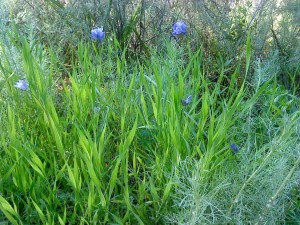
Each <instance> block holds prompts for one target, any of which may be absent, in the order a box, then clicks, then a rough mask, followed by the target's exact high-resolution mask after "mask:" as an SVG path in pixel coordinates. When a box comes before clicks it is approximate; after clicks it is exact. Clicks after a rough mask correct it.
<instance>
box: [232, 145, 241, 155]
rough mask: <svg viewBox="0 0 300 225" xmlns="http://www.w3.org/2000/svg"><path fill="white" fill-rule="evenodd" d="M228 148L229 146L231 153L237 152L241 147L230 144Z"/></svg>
mask: <svg viewBox="0 0 300 225" xmlns="http://www.w3.org/2000/svg"><path fill="white" fill-rule="evenodd" d="M230 148H231V150H232V152H233V154H235V153H237V152H238V151H240V150H241V147H240V146H238V145H236V144H231V145H230Z"/></svg>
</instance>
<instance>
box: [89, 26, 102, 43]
mask: <svg viewBox="0 0 300 225" xmlns="http://www.w3.org/2000/svg"><path fill="white" fill-rule="evenodd" d="M91 38H92V39H94V40H99V41H102V40H103V39H104V38H105V32H104V31H103V27H101V28H96V29H92V30H91Z"/></svg>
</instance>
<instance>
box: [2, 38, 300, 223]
mask: <svg viewBox="0 0 300 225" xmlns="http://www.w3.org/2000/svg"><path fill="white" fill-rule="evenodd" d="M21 46H22V47H20V54H22V56H23V63H24V64H23V68H24V71H25V74H26V75H25V77H26V81H27V82H28V84H29V89H28V90H27V91H22V90H19V89H17V88H15V87H14V84H15V82H16V81H17V80H18V79H19V77H18V75H17V74H13V71H12V69H11V68H12V67H10V65H9V61H4V63H2V64H1V65H2V68H1V79H2V81H3V82H2V81H1V82H2V83H1V87H0V88H1V89H2V90H3V92H2V95H1V103H2V106H1V114H0V115H1V119H0V129H1V130H0V132H1V145H0V150H1V151H0V154H1V159H2V162H3V163H2V166H1V167H0V168H1V169H0V175H1V176H0V177H1V180H0V209H1V211H2V214H1V213H0V218H3V219H2V220H4V221H10V222H11V223H13V224H33V223H39V224H99V223H100V224H101V223H103V224H105V223H108V224H112V223H114V224H126V223H127V224H165V223H168V222H170V223H176V224H210V223H220V224H222V223H247V222H249V221H250V222H251V223H257V224H262V223H273V222H274V221H275V222H276V221H280V220H283V218H284V215H285V214H284V213H285V212H284V210H283V206H284V205H285V204H286V203H287V202H288V200H289V198H288V193H289V191H290V189H291V187H292V186H293V185H295V184H296V180H297V179H299V174H297V173H295V171H296V170H298V166H299V143H300V142H299V110H294V108H293V106H295V105H297V104H299V100H298V99H297V98H296V97H290V96H292V95H288V94H287V93H286V92H285V91H283V90H281V89H279V88H278V85H277V83H276V79H274V78H271V79H270V80H268V81H265V82H263V83H261V84H259V85H258V86H257V87H251V88H250V87H248V86H247V83H246V81H244V80H243V79H242V80H241V77H242V74H247V73H248V66H249V62H250V39H248V42H247V48H246V49H245V52H246V58H247V60H246V62H241V63H245V64H246V71H239V69H238V68H237V69H236V70H235V72H234V73H233V74H230V75H226V74H225V72H224V71H225V69H226V68H224V66H221V68H220V70H219V71H218V72H219V76H218V80H217V81H216V82H212V81H210V79H209V76H208V74H209V72H210V71H206V65H205V61H204V60H203V56H202V54H201V50H199V51H198V52H197V53H195V54H190V56H189V55H188V54H186V55H184V56H182V55H180V54H178V53H179V52H184V51H182V49H181V47H179V46H177V45H175V44H172V43H166V46H167V47H166V49H167V51H166V52H167V54H166V55H160V54H156V53H155V52H154V51H153V53H152V56H151V57H150V58H149V59H145V61H144V62H143V63H139V62H138V61H136V62H135V63H132V62H130V59H126V58H125V55H126V52H123V55H122V56H121V57H120V56H119V55H118V54H117V53H116V52H117V49H118V45H117V43H116V41H115V43H114V44H111V45H98V43H92V44H85V43H80V44H79V47H78V51H77V55H76V57H74V58H76V61H75V60H74V63H73V65H72V69H71V70H63V73H66V74H64V77H65V79H64V80H63V79H62V76H63V75H62V72H61V71H62V70H61V68H60V67H59V66H58V65H59V63H58V62H57V59H56V58H55V57H54V54H53V53H50V52H48V54H46V55H41V52H43V49H41V47H39V48H38V47H36V48H37V49H36V51H32V48H30V47H29V45H28V43H27V41H26V40H23V41H22V45H21ZM184 57H185V59H186V57H188V59H189V60H188V63H187V64H185V63H184V62H183V60H182V58H184ZM43 60H45V61H47V65H48V66H47V68H46V69H45V68H44V67H42V66H41V62H42V61H43ZM7 68H9V69H7ZM174 68H176V70H174ZM66 71H67V72H66ZM11 74H13V75H12V76H11ZM237 81H239V82H237ZM189 95H191V96H192V99H191V101H190V102H188V103H187V104H186V105H183V104H182V101H181V100H182V99H186V98H187V96H189ZM282 98H286V101H285V100H282ZM231 144H236V145H238V146H240V147H241V149H240V150H239V151H238V152H236V153H235V152H233V151H232V149H231V148H230V145H231ZM297 176H298V177H297Z"/></svg>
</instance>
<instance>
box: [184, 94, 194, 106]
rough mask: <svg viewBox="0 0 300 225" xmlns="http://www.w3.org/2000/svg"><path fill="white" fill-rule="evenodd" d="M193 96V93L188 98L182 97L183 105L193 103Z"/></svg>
mask: <svg viewBox="0 0 300 225" xmlns="http://www.w3.org/2000/svg"><path fill="white" fill-rule="evenodd" d="M192 98H193V97H192V96H191V95H189V96H188V97H187V99H181V104H182V105H183V106H186V105H188V104H190V103H191V101H192Z"/></svg>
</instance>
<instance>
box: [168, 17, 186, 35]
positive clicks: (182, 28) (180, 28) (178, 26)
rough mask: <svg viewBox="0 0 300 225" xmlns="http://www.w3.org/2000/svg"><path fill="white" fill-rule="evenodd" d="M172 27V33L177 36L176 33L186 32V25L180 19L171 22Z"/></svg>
mask: <svg viewBox="0 0 300 225" xmlns="http://www.w3.org/2000/svg"><path fill="white" fill-rule="evenodd" d="M172 28H173V32H172V35H173V36H175V37H177V35H180V34H184V35H185V34H186V28H187V25H186V24H185V23H184V22H182V21H178V22H176V23H174V24H173V27H172Z"/></svg>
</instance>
